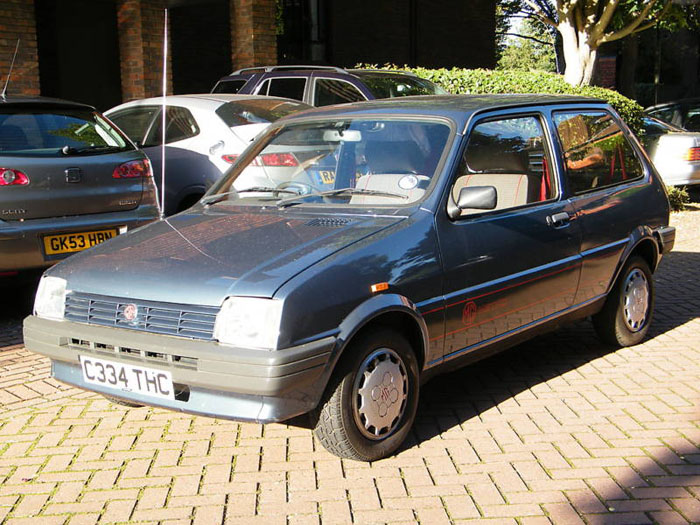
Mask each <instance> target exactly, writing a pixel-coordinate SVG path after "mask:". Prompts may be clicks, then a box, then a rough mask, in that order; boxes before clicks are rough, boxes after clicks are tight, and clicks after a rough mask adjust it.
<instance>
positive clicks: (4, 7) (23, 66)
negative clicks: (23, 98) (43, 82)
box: [0, 0, 41, 96]
mask: <svg viewBox="0 0 700 525" xmlns="http://www.w3.org/2000/svg"><path fill="white" fill-rule="evenodd" d="M0 35H2V37H0V92H2V89H3V88H4V87H5V81H6V80H7V74H8V72H9V70H10V63H11V62H12V56H13V55H14V53H15V47H16V45H17V39H18V38H19V39H20V40H21V41H20V44H19V51H18V52H17V59H16V61H15V67H14V69H13V71H12V77H11V79H10V84H9V86H8V88H7V94H8V95H29V96H35V95H39V91H40V89H41V87H40V84H39V57H38V54H37V44H36V19H35V18H34V0H3V1H2V2H0Z"/></svg>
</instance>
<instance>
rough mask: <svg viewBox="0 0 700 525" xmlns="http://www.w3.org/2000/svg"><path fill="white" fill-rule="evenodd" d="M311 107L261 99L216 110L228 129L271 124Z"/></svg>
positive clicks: (229, 103)
mask: <svg viewBox="0 0 700 525" xmlns="http://www.w3.org/2000/svg"><path fill="white" fill-rule="evenodd" d="M310 108H311V106H309V105H308V104H304V103H302V102H293V101H288V100H279V99H274V98H261V99H250V100H241V101H237V102H227V103H226V104H224V105H222V106H220V107H219V108H218V109H217V110H216V114H217V115H218V116H219V117H220V118H221V120H223V121H224V122H225V123H226V125H227V126H228V127H230V128H231V127H233V126H244V125H246V124H269V123H270V122H274V121H276V120H278V119H281V118H282V117H286V116H287V115H291V114H292V113H296V112H298V111H302V110H304V109H310Z"/></svg>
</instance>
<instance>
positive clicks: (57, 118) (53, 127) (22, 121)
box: [0, 107, 133, 157]
mask: <svg viewBox="0 0 700 525" xmlns="http://www.w3.org/2000/svg"><path fill="white" fill-rule="evenodd" d="M131 149H133V146H131V145H130V144H129V143H128V141H127V140H126V139H125V138H124V137H123V136H122V135H121V134H120V133H119V132H118V131H117V130H116V129H115V128H114V127H112V126H111V125H110V124H109V123H108V122H107V121H106V120H105V119H103V118H102V117H101V116H100V115H99V114H98V113H96V112H94V111H90V110H82V109H63V108H57V109H55V108H52V109H48V110H47V109H44V108H22V109H18V108H11V107H7V108H0V155H21V156H32V157H52V156H61V155H76V154H99V153H114V152H117V151H125V150H131Z"/></svg>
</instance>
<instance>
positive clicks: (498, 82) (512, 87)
mask: <svg viewBox="0 0 700 525" xmlns="http://www.w3.org/2000/svg"><path fill="white" fill-rule="evenodd" d="M358 67H372V68H376V67H377V66H373V65H368V64H360V65H358ZM379 69H389V70H396V69H400V70H403V71H411V72H413V73H415V74H416V75H418V76H419V77H421V78H426V79H428V80H431V81H433V82H435V83H436V84H437V85H439V86H441V87H442V88H443V89H445V90H446V91H449V92H450V93H455V94H460V93H473V94H484V93H566V94H571V95H581V96H585V97H594V98H600V99H603V100H605V101H607V102H609V103H610V105H611V106H612V107H614V108H615V110H616V111H617V112H618V113H619V114H620V116H621V117H622V118H623V119H624V120H625V122H627V125H628V126H629V127H630V128H632V130H633V131H634V132H635V133H639V132H640V131H641V129H642V128H641V125H642V111H643V108H642V106H640V105H639V104H637V103H636V102H635V101H634V100H631V99H629V98H627V97H624V96H622V95H620V94H619V93H618V92H617V91H613V90H611V89H605V88H601V87H595V86H581V87H574V86H571V85H569V84H567V83H566V82H565V81H564V77H563V76H561V75H557V74H556V73H545V72H543V71H515V70H510V71H506V70H491V69H459V68H452V69H445V68H442V69H426V68H423V67H415V68H410V67H405V66H404V67H397V66H395V65H393V64H387V65H385V66H383V67H380V68H379Z"/></svg>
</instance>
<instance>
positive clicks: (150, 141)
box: [143, 106, 199, 147]
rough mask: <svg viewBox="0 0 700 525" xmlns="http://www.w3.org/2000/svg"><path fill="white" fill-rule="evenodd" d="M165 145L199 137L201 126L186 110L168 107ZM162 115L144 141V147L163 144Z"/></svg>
mask: <svg viewBox="0 0 700 525" xmlns="http://www.w3.org/2000/svg"><path fill="white" fill-rule="evenodd" d="M165 126H166V128H165V143H166V144H170V143H171V142H176V141H178V140H185V139H189V138H191V137H195V136H197V135H199V126H198V125H197V121H196V120H195V119H194V117H193V116H192V113H190V111H189V110H188V109H186V108H181V107H178V106H168V108H167V113H166V117H165ZM162 130H163V128H162V122H161V115H160V114H159V115H158V117H157V118H156V120H155V122H154V123H153V127H152V128H151V131H150V132H149V133H148V137H146V140H145V141H144V144H143V145H144V146H145V147H146V146H157V145H158V144H160V142H161V137H162V134H163V131H162Z"/></svg>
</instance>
